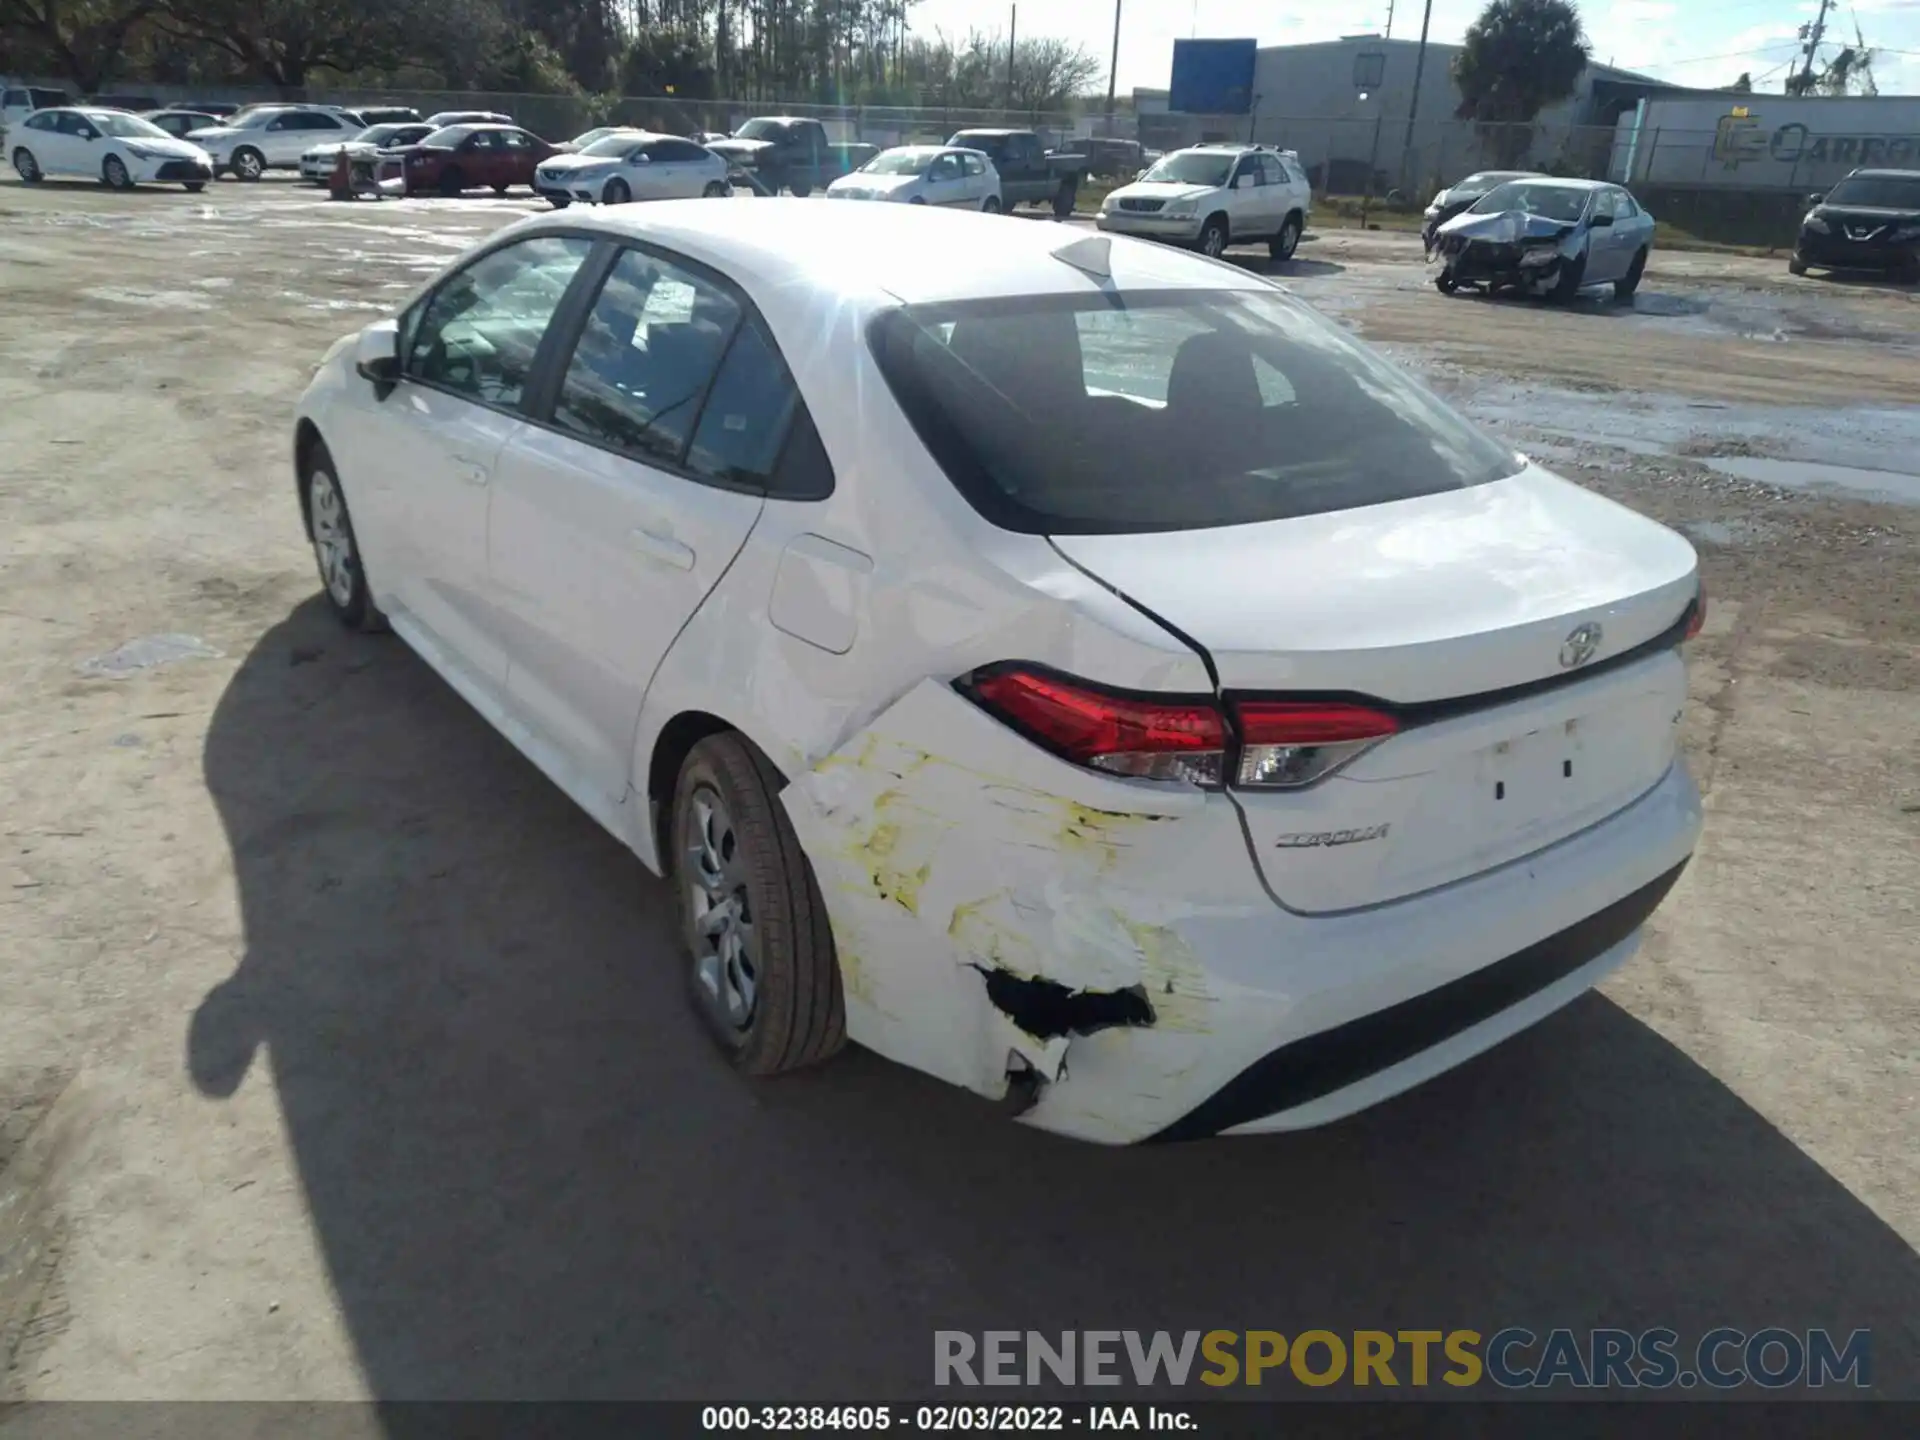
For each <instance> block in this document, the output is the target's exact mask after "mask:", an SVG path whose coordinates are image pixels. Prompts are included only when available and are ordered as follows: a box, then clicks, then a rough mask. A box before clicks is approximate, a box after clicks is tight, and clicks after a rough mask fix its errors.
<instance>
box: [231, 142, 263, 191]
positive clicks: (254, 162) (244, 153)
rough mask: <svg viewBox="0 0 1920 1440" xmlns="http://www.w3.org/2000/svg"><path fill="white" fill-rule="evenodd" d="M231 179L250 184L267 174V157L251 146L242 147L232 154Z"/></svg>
mask: <svg viewBox="0 0 1920 1440" xmlns="http://www.w3.org/2000/svg"><path fill="white" fill-rule="evenodd" d="M232 169H233V178H234V179H236V180H245V181H247V182H248V183H252V182H253V181H255V180H258V179H259V178H260V177H261V176H262V175H264V174H266V173H267V157H266V156H264V155H262V154H261V153H260V152H259V151H258V150H256V149H254V148H253V147H252V146H251V145H242V146H241V147H240V148H239V149H238V150H236V151H234V152H233V163H232Z"/></svg>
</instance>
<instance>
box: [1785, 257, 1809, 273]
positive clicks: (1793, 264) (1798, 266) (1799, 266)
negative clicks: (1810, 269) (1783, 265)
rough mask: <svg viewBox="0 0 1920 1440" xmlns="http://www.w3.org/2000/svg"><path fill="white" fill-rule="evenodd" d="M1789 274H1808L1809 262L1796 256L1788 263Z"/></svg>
mask: <svg viewBox="0 0 1920 1440" xmlns="http://www.w3.org/2000/svg"><path fill="white" fill-rule="evenodd" d="M1787 273H1788V274H1789V275H1804V274H1806V273H1807V262H1806V261H1804V260H1802V259H1801V258H1800V257H1799V256H1798V255H1796V256H1794V257H1793V259H1791V260H1789V261H1787Z"/></svg>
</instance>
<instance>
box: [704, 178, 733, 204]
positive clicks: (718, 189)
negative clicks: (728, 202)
mask: <svg viewBox="0 0 1920 1440" xmlns="http://www.w3.org/2000/svg"><path fill="white" fill-rule="evenodd" d="M732 194H733V187H732V186H731V185H729V184H727V182H726V181H724V180H709V181H708V182H707V184H706V188H705V189H704V190H702V191H701V192H700V195H701V198H703V199H706V200H725V199H727V198H728V197H729V196H731V195H732Z"/></svg>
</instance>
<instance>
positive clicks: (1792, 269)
mask: <svg viewBox="0 0 1920 1440" xmlns="http://www.w3.org/2000/svg"><path fill="white" fill-rule="evenodd" d="M14 168H15V169H18V168H19V162H17V161H16V162H15V165H14ZM1787 273H1788V274H1789V275H1804V274H1806V273H1807V262H1806V261H1804V260H1802V259H1801V258H1800V257H1799V256H1797V255H1796V256H1795V257H1794V258H1793V259H1791V260H1789V261H1787Z"/></svg>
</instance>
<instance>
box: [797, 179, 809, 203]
mask: <svg viewBox="0 0 1920 1440" xmlns="http://www.w3.org/2000/svg"><path fill="white" fill-rule="evenodd" d="M793 193H794V194H795V196H797V197H798V198H799V199H802V200H804V199H806V198H807V196H809V195H811V194H812V193H813V182H812V181H811V180H795V181H794V182H793Z"/></svg>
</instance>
